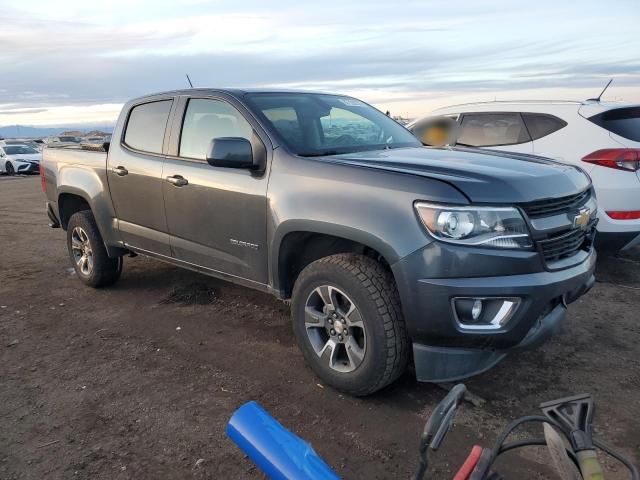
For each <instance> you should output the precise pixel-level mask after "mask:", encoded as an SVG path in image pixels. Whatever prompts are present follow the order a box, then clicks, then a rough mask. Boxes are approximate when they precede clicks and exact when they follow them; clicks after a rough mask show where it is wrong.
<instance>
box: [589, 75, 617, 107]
mask: <svg viewBox="0 0 640 480" xmlns="http://www.w3.org/2000/svg"><path fill="white" fill-rule="evenodd" d="M611 82H613V78H612V79H611V80H609V83H607V84H606V85H605V87H604V88H603V89H602V91H601V92H600V95H598V98H589V99H587V102H599V101H600V99H601V98H602V95H603V94H604V92H606V91H607V88H609V85H611Z"/></svg>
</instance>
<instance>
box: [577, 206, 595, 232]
mask: <svg viewBox="0 0 640 480" xmlns="http://www.w3.org/2000/svg"><path fill="white" fill-rule="evenodd" d="M590 219H591V210H590V209H588V208H582V209H580V211H579V212H578V214H577V215H576V216H575V217H573V228H581V229H582V230H586V229H587V227H588V226H589V220H590Z"/></svg>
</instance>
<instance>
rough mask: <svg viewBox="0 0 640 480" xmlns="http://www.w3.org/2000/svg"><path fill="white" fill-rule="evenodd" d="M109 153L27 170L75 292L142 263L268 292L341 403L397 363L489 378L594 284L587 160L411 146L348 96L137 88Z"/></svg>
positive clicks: (73, 150) (434, 376)
mask: <svg viewBox="0 0 640 480" xmlns="http://www.w3.org/2000/svg"><path fill="white" fill-rule="evenodd" d="M104 150H105V151H88V150H83V149H82V148H81V147H79V146H78V147H64V148H53V147H52V148H46V149H45V151H44V160H43V163H42V165H41V170H40V172H41V177H42V188H43V190H44V192H45V193H46V197H47V204H46V208H47V213H48V216H49V219H50V223H51V226H53V227H62V228H63V229H64V230H66V232H67V245H68V250H69V256H70V258H71V262H72V264H73V266H74V268H75V270H76V272H77V274H78V277H79V278H80V279H81V280H82V281H83V282H84V283H85V284H87V285H90V286H92V287H104V286H107V285H110V284H112V283H113V282H115V281H116V280H117V279H118V277H119V276H120V272H121V270H122V264H123V257H124V256H126V255H130V254H144V255H149V256H152V257H154V258H157V259H160V260H163V261H166V262H169V263H171V264H174V265H177V266H180V267H184V268H188V269H192V270H196V271H198V272H202V273H204V274H208V275H213V276H216V277H220V278H223V279H226V280H229V281H232V282H237V283H240V284H242V285H246V286H248V287H251V288H256V289H259V290H263V291H266V292H271V293H272V294H274V295H275V296H277V297H278V298H280V299H283V300H290V301H291V311H292V321H293V331H294V334H295V336H296V339H297V342H298V344H299V346H300V349H301V350H302V352H303V354H304V357H305V359H306V361H307V362H308V364H309V365H310V366H311V367H312V368H313V370H314V371H315V372H316V374H317V375H318V376H319V377H320V378H321V379H322V380H323V381H324V382H326V383H327V384H329V385H331V386H333V387H335V388H337V389H339V390H342V391H345V392H348V393H351V394H353V395H366V394H370V393H372V392H374V391H376V390H378V389H380V388H382V387H384V386H385V385H388V384H389V383H391V382H393V381H394V380H395V379H397V378H398V377H399V376H400V375H401V374H402V372H403V371H404V370H405V369H406V367H407V365H408V363H409V360H410V359H412V361H413V364H414V365H415V372H416V376H417V378H418V380H421V381H433V382H437V381H452V380H456V379H460V378H464V377H467V376H470V375H474V374H477V373H480V372H483V371H485V370H487V369H488V368H490V367H492V366H493V365H495V364H496V363H497V362H498V361H499V360H501V359H502V358H503V357H504V356H505V355H506V353H507V352H509V351H513V350H517V349H523V348H530V347H532V346H534V345H537V344H539V343H540V342H541V341H543V340H544V339H546V338H547V337H548V336H549V335H550V334H551V333H552V332H553V331H554V330H555V329H556V327H557V326H558V325H559V324H560V323H561V322H562V320H563V319H564V317H565V314H566V311H567V305H568V304H569V303H571V302H572V301H574V300H576V299H577V298H578V297H580V296H581V295H582V294H584V293H585V292H586V291H587V290H589V288H590V287H591V286H592V285H593V282H594V276H593V270H594V265H595V259H596V254H595V252H594V250H593V247H592V243H593V232H594V225H595V222H596V220H595V214H596V209H597V206H596V199H595V196H594V194H593V189H592V186H591V182H590V179H589V177H588V176H587V175H586V174H585V173H584V172H583V171H581V170H579V169H578V168H575V167H572V166H568V165H563V164H560V163H556V162H553V161H550V160H546V159H543V158H539V157H532V156H523V155H517V154H506V153H504V152H496V151H487V150H482V151H480V150H473V149H466V148H448V149H434V148H425V147H423V146H422V145H421V143H420V142H419V141H418V140H417V139H416V138H415V137H413V135H412V134H411V133H410V132H409V131H407V130H406V129H404V128H403V127H402V126H400V125H399V124H397V123H396V122H394V121H393V120H392V119H390V118H388V117H387V116H386V115H384V114H382V113H381V112H380V111H378V110H376V109H375V108H373V107H371V106H369V105H367V104H366V103H364V102H362V101H360V100H357V99H355V98H351V97H347V96H342V95H328V94H320V93H301V92H277V91H249V90H214V89H191V90H183V91H173V92H166V93H160V94H155V95H150V96H146V97H143V98H138V99H136V100H132V101H130V102H129V103H127V104H126V105H125V106H124V108H123V110H122V113H121V115H120V118H119V119H118V122H117V125H116V127H115V130H114V132H113V136H112V139H111V141H110V143H109V144H105V148H104Z"/></svg>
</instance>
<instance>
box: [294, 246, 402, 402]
mask: <svg viewBox="0 0 640 480" xmlns="http://www.w3.org/2000/svg"><path fill="white" fill-rule="evenodd" d="M292 317H293V329H294V333H295V336H296V339H297V341H298V345H299V346H300V349H301V350H302V353H303V354H304V357H305V359H306V361H307V363H308V364H309V365H310V366H311V368H312V369H313V370H314V371H315V373H316V374H317V375H318V376H319V377H320V378H321V379H322V380H323V381H324V382H325V383H327V384H328V385H330V386H332V387H334V388H336V389H338V390H341V391H344V392H346V393H349V394H352V395H358V396H362V395H368V394H371V393H373V392H375V391H376V390H379V389H381V388H383V387H385V386H386V385H388V384H390V383H391V382H393V381H394V380H396V379H397V378H398V377H399V376H400V375H401V374H402V372H403V371H404V369H405V368H406V365H407V358H408V339H407V334H406V330H405V324H404V319H403V317H402V311H401V308H400V301H399V297H398V292H397V290H396V286H395V282H394V280H393V276H392V275H391V272H389V271H388V270H387V269H385V268H384V267H383V266H382V265H380V264H379V263H378V262H376V261H374V260H373V259H371V258H369V257H365V256H363V255H355V254H339V255H332V256H329V257H325V258H323V259H320V260H317V261H315V262H313V263H311V264H310V265H308V266H307V267H306V268H305V269H304V270H303V271H302V272H301V273H300V276H299V277H298V279H297V281H296V284H295V287H294V290H293V295H292Z"/></svg>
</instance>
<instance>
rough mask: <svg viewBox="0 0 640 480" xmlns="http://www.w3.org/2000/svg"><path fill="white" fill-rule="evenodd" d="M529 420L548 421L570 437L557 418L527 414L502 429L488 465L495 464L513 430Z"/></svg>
mask: <svg viewBox="0 0 640 480" xmlns="http://www.w3.org/2000/svg"><path fill="white" fill-rule="evenodd" d="M529 422H539V423H548V424H550V425H553V426H554V427H556V428H557V429H558V430H560V431H561V432H562V433H563V435H564V436H565V437H567V439H568V436H567V433H566V432H565V431H564V429H563V428H562V425H560V424H559V423H558V422H556V421H555V420H552V419H550V418H547V417H543V416H542V415H527V416H525V417H521V418H517V419H515V420H514V421H512V422H511V423H510V424H509V425H507V426H506V428H505V429H504V430H503V431H502V433H501V434H500V436H499V437H498V440H496V443H495V445H494V447H493V450H492V453H491V458H490V459H489V463H488V466H491V465H493V462H495V461H496V457H497V456H498V452H499V451H500V449H501V448H502V444H503V443H504V442H505V440H506V439H507V437H508V436H509V435H510V434H511V432H513V431H514V430H515V429H516V428H518V427H519V426H520V425H522V424H524V423H529Z"/></svg>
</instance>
